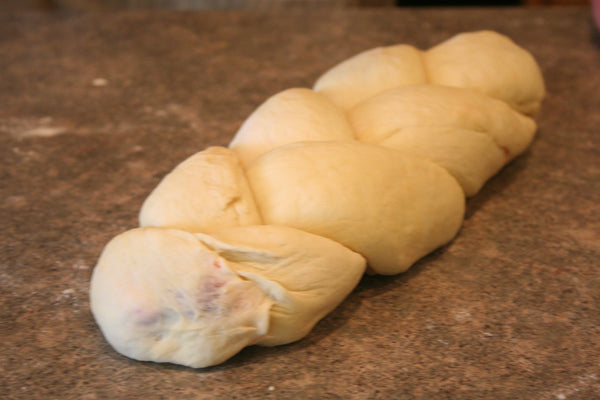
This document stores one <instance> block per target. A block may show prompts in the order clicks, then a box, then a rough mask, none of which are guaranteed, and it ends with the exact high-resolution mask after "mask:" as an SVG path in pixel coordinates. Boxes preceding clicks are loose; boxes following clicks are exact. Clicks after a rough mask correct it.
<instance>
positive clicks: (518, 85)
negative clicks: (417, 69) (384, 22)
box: [424, 31, 546, 115]
mask: <svg viewBox="0 0 600 400" xmlns="http://www.w3.org/2000/svg"><path fill="white" fill-rule="evenodd" d="M424 57H425V65H426V69H427V75H428V77H429V82H430V83H434V84H438V85H448V86H456V87H464V88H471V89H476V90H479V91H481V92H482V93H485V94H486V95H488V96H490V97H494V98H496V99H499V100H503V101H505V102H506V103H507V104H509V105H510V106H511V107H513V108H514V109H515V110H517V111H519V112H521V113H524V114H527V115H535V114H537V112H538V111H539V109H540V104H541V102H542V98H543V97H544V95H545V92H546V91H545V88H544V79H543V77H542V73H541V71H540V68H539V66H538V64H537V62H536V61H535V59H534V58H533V56H532V55H531V54H530V53H529V52H528V51H527V50H525V49H523V48H522V47H519V46H517V45H516V44H515V43H514V42H513V41H512V40H511V39H510V38H508V37H507V36H504V35H501V34H499V33H497V32H492V31H478V32H467V33H462V34H459V35H456V36H454V37H452V38H450V39H448V40H446V41H445V42H442V43H440V44H438V45H437V46H435V47H432V48H431V49H429V50H428V51H426V52H425V54H424Z"/></svg>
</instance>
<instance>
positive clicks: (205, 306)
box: [196, 262, 225, 314]
mask: <svg viewBox="0 0 600 400" xmlns="http://www.w3.org/2000/svg"><path fill="white" fill-rule="evenodd" d="M215 263H216V262H215ZM219 268H220V267H219ZM223 285H225V282H223V281H222V280H220V279H218V278H215V277H214V276H208V277H206V278H205V279H203V280H202V281H201V282H200V287H199V289H198V292H197V294H196V306H197V307H198V309H199V310H201V311H203V312H205V313H211V314H214V313H217V312H218V311H219V308H220V307H219V304H218V302H217V300H218V299H219V297H221V287H222V286H223Z"/></svg>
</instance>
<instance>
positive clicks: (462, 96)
mask: <svg viewBox="0 0 600 400" xmlns="http://www.w3.org/2000/svg"><path fill="white" fill-rule="evenodd" d="M349 118H350V122H351V123H352V125H353V126H354V129H355V131H356V137H357V138H358V140H361V141H364V142H370V143H381V142H382V141H383V140H385V139H387V138H389V137H390V136H392V135H394V134H396V133H397V132H400V131H401V130H402V129H404V128H408V127H414V126H420V127H429V126H431V127H436V126H445V127H453V128H462V129H468V130H471V131H475V132H481V133H485V134H487V135H489V136H490V137H491V138H492V139H493V140H494V142H495V143H496V144H497V145H498V146H499V147H500V148H501V149H502V151H504V152H505V153H506V154H507V157H506V160H507V162H508V161H509V160H511V159H512V158H514V157H516V156H517V155H519V154H521V153H522V152H523V151H524V150H525V149H526V148H527V147H528V146H529V144H530V143H531V141H532V140H533V136H534V134H535V130H536V123H535V121H534V120H533V119H531V118H529V117H526V116H524V115H522V114H520V113H518V112H517V111H515V110H513V109H512V108H510V107H509V106H508V105H507V104H506V103H504V102H503V101H500V100H496V99H493V98H491V97H489V96H486V95H484V94H483V93H481V92H478V91H475V90H471V89H463V88H455V87H446V86H440V85H414V86H404V87H401V88H396V89H390V90H387V91H385V92H382V93H380V94H378V95H376V96H373V97H371V98H369V99H368V100H366V101H364V102H362V103H360V104H359V105H357V106H356V107H355V108H353V109H352V110H351V111H350V114H349Z"/></svg>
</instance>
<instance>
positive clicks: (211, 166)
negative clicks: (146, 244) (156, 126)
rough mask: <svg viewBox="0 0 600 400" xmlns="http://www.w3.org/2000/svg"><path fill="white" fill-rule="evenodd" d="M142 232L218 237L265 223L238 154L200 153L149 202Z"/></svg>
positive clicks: (160, 186)
mask: <svg viewBox="0 0 600 400" xmlns="http://www.w3.org/2000/svg"><path fill="white" fill-rule="evenodd" d="M139 221H140V226H159V227H165V228H176V229H182V230H187V231H190V232H213V231H216V230H219V229H222V228H227V227H230V226H240V225H256V224H260V223H261V218H260V214H259V213H258V210H257V207H256V204H255V202H254V196H253V195H252V192H251V191H250V188H249V187H248V181H247V180H246V176H245V172H244V170H243V169H242V166H241V165H240V162H239V160H238V157H237V156H236V154H235V153H234V152H233V151H231V150H229V149H227V148H225V147H210V148H208V149H206V150H204V151H201V152H199V153H196V154H194V155H192V156H191V157H189V158H188V159H186V160H185V161H183V162H182V163H181V164H179V165H178V166H177V167H175V169H173V171H171V172H170V173H169V174H168V175H167V176H165V177H164V178H163V180H162V181H161V182H160V183H159V184H158V186H157V187H156V188H155V189H154V190H153V191H152V193H151V194H150V195H149V196H148V198H147V199H146V200H145V201H144V204H143V205H142V209H141V211H140V216H139Z"/></svg>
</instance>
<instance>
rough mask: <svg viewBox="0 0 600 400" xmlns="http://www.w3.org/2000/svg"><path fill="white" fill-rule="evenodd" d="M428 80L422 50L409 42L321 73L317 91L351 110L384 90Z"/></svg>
mask: <svg viewBox="0 0 600 400" xmlns="http://www.w3.org/2000/svg"><path fill="white" fill-rule="evenodd" d="M420 83H427V76H426V74H425V68H424V67H423V59H422V55H421V52H420V51H419V50H418V49H416V48H414V47H412V46H409V45H406V44H399V45H394V46H387V47H377V48H375V49H371V50H367V51H365V52H362V53H360V54H357V55H355V56H353V57H350V58H349V59H347V60H345V61H342V62H341V63H339V64H338V65H336V66H334V67H333V68H331V69H330V70H329V71H327V72H326V73H324V74H323V75H321V77H319V79H318V80H317V82H316V83H315V85H314V90H315V91H317V92H319V93H323V94H324V95H325V96H327V97H329V98H330V99H331V100H332V101H333V102H334V103H335V104H337V105H338V106H340V107H341V108H343V109H345V110H348V109H350V108H352V107H354V106H355V105H356V104H358V103H360V102H361V101H363V100H364V99H367V98H369V97H371V96H373V95H375V94H377V93H380V92H382V91H384V90H387V89H390V88H393V87H399V86H406V85H415V84H420Z"/></svg>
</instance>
